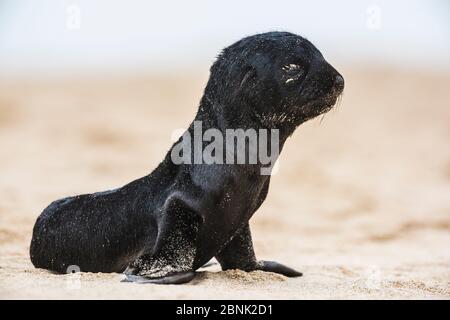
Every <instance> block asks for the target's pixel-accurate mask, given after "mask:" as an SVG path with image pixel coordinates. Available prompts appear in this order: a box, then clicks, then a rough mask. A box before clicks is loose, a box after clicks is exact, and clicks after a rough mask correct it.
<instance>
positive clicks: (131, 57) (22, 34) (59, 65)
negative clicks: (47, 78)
mask: <svg viewBox="0 0 450 320" xmlns="http://www.w3.org/2000/svg"><path fill="white" fill-rule="evenodd" d="M72 5H75V9H76V8H79V10H80V19H79V21H80V24H79V29H77V28H75V29H72V28H68V27H67V24H68V23H69V25H70V23H71V22H74V21H75V22H74V23H75V26H76V21H77V20H76V17H75V20H73V19H72V20H71V17H74V16H76V13H75V14H73V12H72V15H71V13H70V12H68V11H70V9H68V8H71V6H72ZM377 11H378V12H379V18H380V19H378V20H377ZM377 21H379V23H377ZM72 25H73V24H72ZM368 26H370V27H368ZM270 30H287V31H291V32H294V33H298V34H300V35H303V36H306V37H307V38H309V39H310V40H311V41H312V42H313V43H314V44H315V45H316V46H317V47H318V48H319V49H320V50H321V51H322V53H323V54H324V55H325V57H327V58H328V59H329V60H330V61H332V62H336V61H337V62H338V63H374V64H379V63H386V64H399V65H401V66H403V67H419V68H420V67H426V68H427V67H435V68H449V69H450V2H449V1H446V0H434V1H425V0H422V1H421V0H409V1H408V0H385V1H382V0H372V1H367V0H342V1H336V0H334V1H333V0H329V1H325V0H320V1H299V0H293V1H287V0H279V1H276V0H274V1H266V0H259V1H243V0H240V1H239V0H221V1H216V0H209V1H206V0H200V1H164V2H163V1H149V0H127V1H125V0H122V1H114V0H72V1H69V0H34V1H33V0H0V71H1V72H2V73H4V72H16V71H19V72H29V71H30V70H32V71H45V72H48V71H49V70H52V71H58V72H64V71H74V70H115V69H119V70H121V69H127V68H128V69H130V68H132V69H139V70H142V69H160V70H166V69H175V68H180V67H186V68H190V67H195V66H202V67H203V66H208V65H209V64H210V63H211V62H212V61H213V60H214V57H215V56H216V55H217V53H218V52H219V51H220V49H221V48H223V47H225V46H227V45H229V44H231V43H232V42H234V41H236V40H238V39H240V38H241V37H243V36H246V35H250V34H253V33H257V32H265V31H270Z"/></svg>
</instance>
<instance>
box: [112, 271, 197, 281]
mask: <svg viewBox="0 0 450 320" xmlns="http://www.w3.org/2000/svg"><path fill="white" fill-rule="evenodd" d="M125 276H126V278H125V279H123V280H122V281H121V282H135V283H153V284H183V283H187V282H189V281H191V280H192V279H194V278H195V272H194V271H183V272H176V273H172V274H168V275H166V276H164V277H159V278H146V277H143V276H137V275H132V274H126V275H125Z"/></svg>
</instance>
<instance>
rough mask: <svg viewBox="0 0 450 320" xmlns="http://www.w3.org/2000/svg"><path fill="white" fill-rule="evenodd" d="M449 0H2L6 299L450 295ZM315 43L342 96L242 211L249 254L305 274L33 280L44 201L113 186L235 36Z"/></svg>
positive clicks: (192, 106) (0, 256)
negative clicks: (260, 198) (172, 280)
mask: <svg viewBox="0 0 450 320" xmlns="http://www.w3.org/2000/svg"><path fill="white" fill-rule="evenodd" d="M449 9H450V4H449V2H448V1H444V0H442V1H439V0H434V1H418V0H413V1H406V0H405V1H401V0H397V1H387V0H386V1H381V0H372V1H365V0H358V1H357V0H347V1H339V2H338V1H331V0H329V1H325V0H319V1H314V2H312V1H298V0H295V1H284V0H280V1H265V0H261V1H235V0H229V1H195V2H187V1H166V2H161V1H160V2H156V1H155V2H153V1H143V0H142V1H137V0H129V1H112V0H108V1H107V0H97V1H93V0H78V1H77V0H72V1H65V0H59V1H56V0H53V1H51V0H41V1H31V0H30V1H26V0H0V298H149V299H153V298H185V299H190V298H234V299H236V298H442V297H445V298H449V297H450V250H449V243H450V148H449V140H450V91H449V83H450V10H449ZM272 30H285V31H290V32H294V33H297V34H299V35H302V36H305V37H307V38H308V39H310V40H311V41H312V42H313V43H314V44H315V45H316V46H317V47H318V48H319V49H320V50H321V52H322V53H323V55H324V56H325V58H326V59H327V60H328V61H329V62H330V63H331V64H332V65H333V66H334V67H336V69H337V70H338V71H339V72H340V73H341V74H342V75H343V76H344V78H345V85H346V88H345V90H344V96H343V99H342V102H341V103H340V104H339V105H338V106H336V107H335V108H334V110H332V111H330V112H329V113H328V114H327V115H326V116H325V118H324V119H322V121H320V120H319V119H316V120H312V121H309V122H308V123H306V124H304V125H302V126H301V127H300V128H299V129H298V130H297V131H296V133H295V134H294V135H293V136H292V138H291V139H290V141H288V142H287V144H286V146H285V148H284V149H283V153H282V154H281V158H280V162H279V165H280V167H279V171H278V173H277V174H276V175H274V176H273V177H272V179H271V190H270V191H269V196H268V198H267V200H266V202H265V203H264V204H263V206H262V207H261V208H260V210H259V212H257V214H256V215H255V217H254V218H252V221H251V227H252V231H253V237H254V242H255V249H256V252H257V255H258V256H259V257H260V258H263V259H269V260H279V261H280V262H283V263H286V264H288V265H290V266H292V267H295V268H296V269H299V270H301V271H303V272H304V275H305V276H304V277H302V278H300V279H285V278H283V277H277V276H274V275H266V274H258V273H256V274H246V273H239V272H237V271H236V272H234V271H233V272H231V271H230V272H221V273H219V272H215V271H218V268H217V267H215V268H214V267H213V269H211V270H208V271H206V272H203V273H202V274H201V275H200V276H199V279H200V280H201V281H199V282H198V283H197V285H195V286H190V285H188V286H178V287H176V288H173V287H170V288H168V287H158V288H155V287H154V286H130V285H127V284H124V283H120V282H119V280H120V279H118V275H107V274H103V275H101V274H83V275H82V277H81V286H80V288H79V289H78V290H68V289H67V287H66V285H65V281H66V280H67V277H66V276H59V275H55V274H51V273H48V272H46V271H43V270H37V269H34V268H33V266H32V265H31V263H30V261H29V257H28V248H29V241H30V239H31V231H32V228H33V224H34V221H35V219H36V217H37V216H38V215H39V214H40V212H41V211H42V209H43V208H44V207H46V206H47V205H48V204H49V203H50V202H51V201H53V200H55V199H58V198H61V197H65V196H69V195H75V194H80V193H88V192H95V191H100V190H106V189H111V188H115V187H118V186H121V185H123V184H125V183H128V182H130V181H131V180H133V179H135V178H138V177H141V176H143V175H146V174H148V173H149V172H151V170H152V169H153V168H154V167H155V166H156V165H158V163H159V162H160V161H161V160H162V159H163V157H164V155H165V153H166V152H167V150H168V149H169V148H170V145H171V143H172V140H171V136H172V134H173V133H174V132H175V131H177V130H178V129H179V128H185V127H187V126H188V124H189V123H190V122H191V121H192V119H193V117H194V114H195V112H196V109H197V107H198V102H199V100H200V98H201V95H202V91H203V88H204V86H205V84H206V81H207V79H208V70H209V66H210V65H211V64H212V62H213V61H214V59H215V57H216V56H217V55H218V53H219V52H220V50H221V49H222V48H224V47H226V46H228V45H230V44H232V43H233V42H235V41H237V40H239V39H240V38H242V37H244V36H248V35H251V34H254V33H259V32H266V31H272Z"/></svg>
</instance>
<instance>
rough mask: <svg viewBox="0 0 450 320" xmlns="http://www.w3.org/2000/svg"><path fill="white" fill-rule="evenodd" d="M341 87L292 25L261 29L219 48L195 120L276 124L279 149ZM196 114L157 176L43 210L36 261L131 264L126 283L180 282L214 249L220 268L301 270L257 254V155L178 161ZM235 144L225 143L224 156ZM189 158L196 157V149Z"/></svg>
mask: <svg viewBox="0 0 450 320" xmlns="http://www.w3.org/2000/svg"><path fill="white" fill-rule="evenodd" d="M343 89H344V79H343V77H342V76H341V75H340V74H339V73H338V72H337V71H336V70H335V69H334V68H333V67H332V66H331V65H330V64H329V63H328V62H327V61H326V60H325V59H324V57H323V56H322V54H321V53H320V52H319V50H318V49H317V48H316V47H315V46H314V45H313V44H312V43H311V42H309V41H308V40H306V39H305V38H303V37H301V36H298V35H295V34H292V33H288V32H268V33H263V34H257V35H253V36H250V37H246V38H243V39H241V40H240V41H238V42H236V43H234V44H233V45H231V46H229V47H227V48H225V49H224V50H223V51H222V52H221V54H220V55H219V56H218V58H217V60H216V61H215V62H214V64H213V65H212V67H211V69H210V77H209V80H208V83H207V85H206V88H205V90H204V95H203V97H202V99H201V101H200V106H199V109H198V112H197V114H196V117H195V119H194V120H195V121H197V122H201V123H202V128H203V129H202V130H208V129H215V130H218V132H220V133H224V132H225V131H226V130H227V129H237V128H240V129H243V130H247V129H256V131H257V132H260V131H259V130H270V131H269V136H272V137H273V135H272V132H275V131H272V130H277V131H276V132H278V141H277V142H278V145H279V151H281V149H282V148H283V145H284V143H285V142H286V140H287V138H288V137H289V136H290V135H291V134H292V133H293V132H294V130H295V129H296V128H297V127H298V126H299V125H300V124H302V123H303V122H305V121H307V120H309V119H312V118H314V117H316V116H318V115H320V114H323V113H325V112H327V111H329V110H330V109H331V108H332V107H333V105H334V104H335V103H336V100H337V98H338V97H339V95H340V94H341V93H342V91H343ZM195 121H194V122H193V123H192V124H191V125H190V126H189V128H188V129H187V131H186V133H185V135H183V137H181V138H180V140H179V141H177V142H176V143H175V144H174V145H173V146H172V148H171V149H170V150H169V152H168V153H167V155H166V157H165V158H164V160H163V161H162V162H161V163H160V164H159V165H158V167H157V168H156V169H155V170H154V171H153V172H152V173H151V174H149V175H147V176H145V177H142V178H140V179H137V180H135V181H132V182H131V183H129V184H127V185H125V186H123V187H121V188H118V189H115V190H111V191H106V192H99V193H93V194H83V195H78V196H73V197H68V198H64V199H60V200H57V201H54V202H53V203H51V204H50V205H49V206H48V207H47V208H45V209H44V211H43V212H42V214H41V215H40V216H39V217H38V218H37V221H36V223H35V226H34V229H33V237H32V240H31V246H30V257H31V261H32V263H33V265H34V266H35V267H37V268H45V269H50V270H53V271H56V272H60V273H64V272H66V270H67V268H68V267H70V266H72V265H76V266H77V267H78V268H79V269H80V270H81V271H85V272H124V271H125V273H126V274H127V277H128V278H127V279H128V281H136V282H142V283H158V284H178V283H185V282H188V281H190V280H191V279H193V278H194V276H195V270H196V269H198V268H200V267H201V266H202V265H203V264H205V263H206V262H208V261H209V260H210V259H211V258H213V257H216V259H217V260H218V261H219V263H220V265H221V267H222V269H223V270H226V269H241V270H245V271H252V270H263V271H270V272H275V273H280V274H283V275H285V276H288V277H296V276H300V275H301V273H300V272H298V271H295V270H294V269H291V268H289V267H287V266H284V265H282V264H280V263H277V262H272V261H259V260H257V259H256V257H255V253H254V250H253V245H252V238H251V233H250V227H249V220H250V218H251V216H252V215H253V214H254V212H255V211H256V210H257V209H258V208H259V207H260V206H261V204H262V203H263V201H264V200H265V198H266V196H267V193H268V190H269V183H270V175H265V174H261V172H262V171H261V169H262V168H263V167H264V164H263V163H262V162H261V161H259V160H258V161H257V162H256V163H251V164H250V163H244V164H227V163H225V164H219V163H212V164H211V163H209V164H206V163H201V164H195V163H192V162H191V161H186V163H174V161H173V157H172V155H173V151H174V148H175V147H176V146H180V144H183V143H185V142H186V141H188V142H189V138H187V139H184V138H186V137H189V136H191V137H192V135H191V134H193V133H194V129H195V128H194V127H195V125H194V124H195ZM269 140H270V141H272V140H271V139H270V138H269ZM269 144H270V143H269ZM203 147H204V145H202V148H203ZM202 148H201V149H200V152H202ZM230 148H233V149H234V146H229V145H226V146H225V147H224V149H225V150H224V153H223V156H225V154H228V152H229V151H230ZM245 148H246V149H245V150H247V149H248V147H247V145H246V147H245ZM197 153H198V151H197ZM184 156H187V158H188V159H191V160H192V159H194V158H195V157H196V151H194V152H192V154H188V155H184Z"/></svg>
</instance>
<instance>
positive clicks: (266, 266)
mask: <svg viewBox="0 0 450 320" xmlns="http://www.w3.org/2000/svg"><path fill="white" fill-rule="evenodd" d="M257 270H262V271H268V272H275V273H279V274H282V275H283V276H286V277H290V278H294V277H301V276H302V275H303V274H302V273H301V272H298V271H297V270H294V269H292V268H289V267H287V266H285V265H283V264H281V263H278V262H275V261H264V260H261V261H258V267H257Z"/></svg>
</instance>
